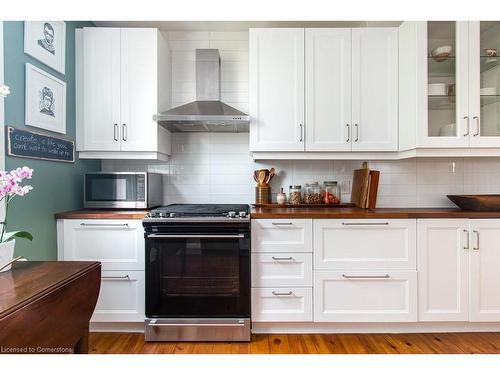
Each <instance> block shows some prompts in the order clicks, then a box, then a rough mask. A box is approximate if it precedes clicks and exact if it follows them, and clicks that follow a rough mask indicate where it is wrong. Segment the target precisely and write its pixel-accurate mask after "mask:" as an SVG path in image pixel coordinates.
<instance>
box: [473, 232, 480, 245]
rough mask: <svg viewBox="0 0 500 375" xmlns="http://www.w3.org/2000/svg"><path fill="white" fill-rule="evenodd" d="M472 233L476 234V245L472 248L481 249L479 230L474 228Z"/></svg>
mask: <svg viewBox="0 0 500 375" xmlns="http://www.w3.org/2000/svg"><path fill="white" fill-rule="evenodd" d="M472 233H475V234H476V246H474V247H473V248H472V250H479V231H477V230H473V231H472Z"/></svg>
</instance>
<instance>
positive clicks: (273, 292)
mask: <svg viewBox="0 0 500 375" xmlns="http://www.w3.org/2000/svg"><path fill="white" fill-rule="evenodd" d="M271 293H272V294H273V296H276V297H282V296H292V295H293V292H292V291H289V292H288V293H279V292H275V291H274V290H273V291H272V292H271Z"/></svg>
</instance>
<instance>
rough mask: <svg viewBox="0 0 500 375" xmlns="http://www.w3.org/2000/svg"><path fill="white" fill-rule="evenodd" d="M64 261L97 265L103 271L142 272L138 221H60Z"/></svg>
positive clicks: (140, 236)
mask: <svg viewBox="0 0 500 375" xmlns="http://www.w3.org/2000/svg"><path fill="white" fill-rule="evenodd" d="M63 228H64V229H63V231H64V238H63V241H62V244H60V246H62V247H63V249H62V250H63V251H62V254H63V257H64V260H80V261H91V260H93V261H100V262H101V264H102V270H103V271H112V270H144V229H143V227H142V222H141V221H140V220H64V223H63Z"/></svg>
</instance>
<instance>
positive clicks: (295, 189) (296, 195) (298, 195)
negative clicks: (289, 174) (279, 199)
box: [288, 185, 302, 204]
mask: <svg viewBox="0 0 500 375" xmlns="http://www.w3.org/2000/svg"><path fill="white" fill-rule="evenodd" d="M288 203H289V204H301V203H302V186H300V185H290V187H289V192H288Z"/></svg>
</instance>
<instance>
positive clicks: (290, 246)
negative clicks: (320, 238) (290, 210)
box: [252, 219, 313, 253]
mask: <svg viewBox="0 0 500 375" xmlns="http://www.w3.org/2000/svg"><path fill="white" fill-rule="evenodd" d="M312 222H313V221H312V220H311V219H258V220H252V252H253V253H265V252H268V253H275V252H288V253H289V252H303V253H310V252H312Z"/></svg>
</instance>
